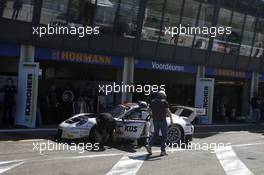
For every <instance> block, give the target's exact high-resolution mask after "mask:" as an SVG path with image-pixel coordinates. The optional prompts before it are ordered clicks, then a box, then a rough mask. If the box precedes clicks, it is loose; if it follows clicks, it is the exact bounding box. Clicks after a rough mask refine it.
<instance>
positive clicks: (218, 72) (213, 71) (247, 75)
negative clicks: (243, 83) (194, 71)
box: [205, 68, 252, 79]
mask: <svg viewBox="0 0 264 175" xmlns="http://www.w3.org/2000/svg"><path fill="white" fill-rule="evenodd" d="M205 74H206V75H209V76H210V75H211V76H220V77H230V78H237V79H251V78H252V77H251V76H252V73H251V72H244V71H237V70H231V69H218V68H206V69H205Z"/></svg>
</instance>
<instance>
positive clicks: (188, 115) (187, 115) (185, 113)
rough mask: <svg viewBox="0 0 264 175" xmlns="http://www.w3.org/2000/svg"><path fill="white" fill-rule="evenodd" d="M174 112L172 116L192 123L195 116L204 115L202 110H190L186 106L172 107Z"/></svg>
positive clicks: (190, 108)
mask: <svg viewBox="0 0 264 175" xmlns="http://www.w3.org/2000/svg"><path fill="white" fill-rule="evenodd" d="M174 108H175V109H176V111H175V112H174V114H176V115H178V116H180V117H184V119H185V120H187V121H189V122H192V121H193V120H194V119H195V118H196V117H197V116H203V115H206V111H205V109H204V108H192V107H188V106H174Z"/></svg>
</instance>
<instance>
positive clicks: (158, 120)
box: [146, 91, 173, 156]
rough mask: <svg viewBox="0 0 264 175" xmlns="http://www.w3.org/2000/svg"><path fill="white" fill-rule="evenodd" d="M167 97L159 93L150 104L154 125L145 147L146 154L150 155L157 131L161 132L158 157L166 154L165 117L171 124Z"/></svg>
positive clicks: (166, 129) (157, 134)
mask: <svg viewBox="0 0 264 175" xmlns="http://www.w3.org/2000/svg"><path fill="white" fill-rule="evenodd" d="M166 98H167V96H166V93H165V92H164V91H160V92H159V93H158V94H157V95H155V97H153V99H152V100H151V102H150V108H151V113H152V118H153V124H154V135H153V137H152V138H151V139H150V142H149V144H148V145H147V146H146V149H147V151H148V153H149V154H150V155H151V154H152V149H151V147H152V146H153V144H154V143H155V141H156V140H157V138H158V137H159V131H160V130H161V133H162V139H161V153H160V156H165V155H167V153H166V141H167V134H168V133H167V132H168V125H167V121H166V117H167V116H169V117H170V121H171V124H173V121H172V116H171V112H170V109H169V104H168V102H167V100H166Z"/></svg>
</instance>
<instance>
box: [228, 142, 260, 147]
mask: <svg viewBox="0 0 264 175" xmlns="http://www.w3.org/2000/svg"><path fill="white" fill-rule="evenodd" d="M255 145H264V142H262V143H245V144H238V145H232V147H244V146H255Z"/></svg>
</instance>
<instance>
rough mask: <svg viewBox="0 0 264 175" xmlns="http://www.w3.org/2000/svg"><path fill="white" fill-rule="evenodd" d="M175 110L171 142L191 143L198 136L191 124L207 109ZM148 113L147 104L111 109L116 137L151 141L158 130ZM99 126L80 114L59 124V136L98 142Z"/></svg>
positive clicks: (123, 105)
mask: <svg viewBox="0 0 264 175" xmlns="http://www.w3.org/2000/svg"><path fill="white" fill-rule="evenodd" d="M174 108H175V112H174V113H173V114H172V119H173V125H172V126H171V123H170V119H169V118H168V117H167V122H168V142H169V143H178V142H179V141H180V140H181V141H184V142H188V141H191V140H192V136H193V133H194V126H193V125H192V124H191V122H192V121H193V120H194V119H195V118H196V117H197V116H199V115H204V113H205V110H203V109H197V108H191V107H186V106H174ZM148 111H149V110H148V105H147V103H146V102H138V103H126V104H121V105H118V106H116V107H115V108H114V109H113V110H111V111H110V112H109V113H110V114H111V115H112V116H113V117H114V119H115V120H116V124H117V127H116V132H115V135H116V137H117V138H121V139H128V140H136V139H144V138H148V137H149V136H150V135H151V134H152V133H153V131H154V128H153V125H152V122H151V119H150V115H149V112H148ZM96 126H97V118H96V115H95V114H91V113H84V114H78V115H76V116H73V117H71V118H70V119H68V120H66V121H64V122H62V123H61V124H60V125H59V137H60V138H61V139H83V138H88V139H93V140H95V141H96V139H95V138H96V134H95V132H94V131H95V129H96ZM108 134H110V133H108ZM105 138H109V137H105ZM106 141H107V140H105V142H106Z"/></svg>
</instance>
